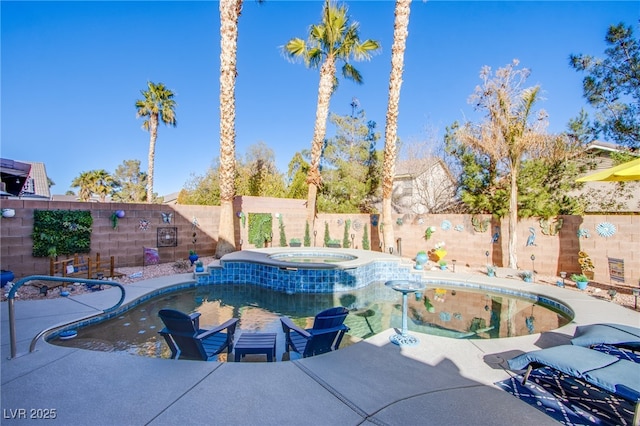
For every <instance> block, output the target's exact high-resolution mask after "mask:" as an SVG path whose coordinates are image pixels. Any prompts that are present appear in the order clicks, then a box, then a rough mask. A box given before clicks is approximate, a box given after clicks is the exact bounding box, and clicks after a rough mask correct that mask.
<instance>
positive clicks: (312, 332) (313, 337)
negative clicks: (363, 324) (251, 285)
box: [280, 307, 349, 358]
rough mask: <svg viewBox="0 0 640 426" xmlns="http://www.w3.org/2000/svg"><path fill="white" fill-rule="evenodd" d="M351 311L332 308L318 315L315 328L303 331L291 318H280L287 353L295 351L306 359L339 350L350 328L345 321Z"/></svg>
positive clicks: (314, 323)
mask: <svg viewBox="0 0 640 426" xmlns="http://www.w3.org/2000/svg"><path fill="white" fill-rule="evenodd" d="M347 315H349V311H348V310H347V309H346V308H343V307H337V308H330V309H326V310H324V311H322V312H320V313H319V314H318V315H316V317H315V319H314V322H313V328H309V329H306V330H305V329H302V328H300V327H298V326H297V325H295V324H294V323H293V321H291V319H290V318H287V317H283V318H280V322H281V323H282V330H283V331H284V333H285V351H287V352H289V351H294V352H297V353H299V354H301V355H302V356H303V357H304V358H307V357H310V356H314V355H319V354H323V353H326V352H331V351H335V350H338V348H339V347H340V342H342V338H343V336H344V333H346V332H347V331H349V327H347V326H346V325H344V324H343V323H344V320H345V318H346V317H347Z"/></svg>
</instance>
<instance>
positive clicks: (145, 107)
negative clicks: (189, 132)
mask: <svg viewBox="0 0 640 426" xmlns="http://www.w3.org/2000/svg"><path fill="white" fill-rule="evenodd" d="M147 86H148V88H149V89H148V90H141V91H140V93H142V96H144V99H138V100H137V101H136V108H137V110H138V111H137V114H136V117H138V118H140V117H145V118H147V119H146V120H145V121H144V123H142V128H143V129H144V130H146V131H148V132H149V134H150V137H149V169H148V171H147V203H151V202H152V201H153V167H154V162H155V155H156V139H157V138H158V123H159V122H160V121H162V122H163V123H164V124H166V125H167V126H173V127H175V126H176V124H177V123H176V112H175V107H176V101H174V100H173V96H174V95H173V92H172V91H171V90H169V89H167V88H166V87H164V84H162V83H158V84H155V83H153V82H151V81H149V82H147Z"/></svg>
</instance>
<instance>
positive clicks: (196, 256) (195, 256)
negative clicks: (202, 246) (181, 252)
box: [189, 254, 198, 266]
mask: <svg viewBox="0 0 640 426" xmlns="http://www.w3.org/2000/svg"><path fill="white" fill-rule="evenodd" d="M196 260H198V255H197V254H190V255H189V262H191V266H193V264H194V263H195V262H196Z"/></svg>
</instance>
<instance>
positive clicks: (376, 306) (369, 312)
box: [48, 282, 571, 361]
mask: <svg viewBox="0 0 640 426" xmlns="http://www.w3.org/2000/svg"><path fill="white" fill-rule="evenodd" d="M427 285H428V287H427V289H426V290H425V291H424V292H423V293H421V294H416V295H411V297H410V298H409V324H408V328H409V330H410V331H416V332H421V333H426V334H435V335H440V336H445V337H451V338H465V339H487V338H499V337H513V336H519V335H525V334H530V333H540V332H543V331H548V330H553V329H556V328H559V327H562V326H563V325H565V324H567V323H568V322H569V321H570V319H571V316H570V313H569V311H568V308H566V309H563V307H562V305H555V306H554V304H555V302H554V301H549V300H542V301H541V300H538V298H537V297H536V296H534V295H531V296H528V297H527V295H526V294H524V293H523V294H520V295H519V296H516V295H514V294H505V293H500V292H497V291H486V290H479V289H474V288H470V287H464V288H463V287H460V286H455V285H444V284H440V283H438V284H427ZM496 290H497V289H496ZM332 306H345V307H346V308H348V309H349V310H350V314H349V316H348V317H347V320H346V321H345V323H346V324H347V325H348V326H349V327H350V329H351V330H350V331H349V333H348V334H347V336H346V337H345V339H344V341H343V346H346V345H349V344H352V343H354V342H357V341H359V340H360V339H364V338H367V337H370V336H373V335H375V334H377V333H380V332H381V331H384V330H386V329H388V328H390V327H397V328H399V327H400V325H401V315H402V311H401V298H400V297H399V294H398V293H397V292H396V291H394V290H392V289H390V288H389V287H387V286H385V285H384V283H383V282H377V283H373V284H371V285H369V286H367V287H365V288H361V289H357V290H354V291H351V292H341V293H298V294H287V293H283V292H278V291H273V290H270V289H266V288H263V287H261V286H256V285H249V284H243V285H237V284H220V285H212V286H198V287H195V288H187V289H181V290H179V291H175V292H171V293H165V294H163V295H160V296H157V297H153V298H151V299H149V300H147V301H145V302H143V303H141V304H139V305H137V306H135V307H133V308H132V309H130V310H128V311H126V312H122V313H120V314H118V315H117V316H116V317H114V318H111V319H109V320H107V321H104V322H102V323H97V324H92V325H89V326H86V327H81V328H79V329H78V335H77V337H76V338H74V339H70V340H60V339H59V338H57V337H56V336H55V334H54V335H53V336H52V337H53V338H51V339H48V341H49V342H50V343H53V344H56V345H60V346H71V347H79V348H83V349H90V350H98V351H107V352H110V351H113V352H126V353H130V354H135V355H140V356H146V357H154V358H169V357H170V351H169V348H168V347H167V346H166V344H165V343H164V340H163V339H162V338H161V337H160V336H159V335H158V331H159V330H160V329H162V327H163V325H162V322H161V321H160V319H159V318H158V311H159V310H160V309H164V308H172V309H178V310H181V311H183V312H193V311H197V312H200V313H201V314H202V316H201V318H200V324H201V327H203V328H207V327H208V326H212V325H215V324H220V323H222V322H224V321H226V320H227V319H229V318H239V319H240V321H239V322H238V330H237V332H236V334H237V336H238V335H239V333H242V332H272V333H277V334H278V337H277V346H276V354H277V358H278V360H282V359H283V353H284V335H283V333H282V329H281V326H280V320H279V319H280V317H281V316H288V317H290V318H291V319H292V320H293V321H294V322H295V323H297V324H298V325H300V326H302V327H310V326H311V325H312V323H313V317H314V316H315V314H317V313H318V312H320V311H322V310H323V309H326V308H329V307H332ZM219 360H220V361H225V360H226V354H221V355H220V356H219Z"/></svg>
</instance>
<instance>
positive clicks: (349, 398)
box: [0, 271, 640, 425]
mask: <svg viewBox="0 0 640 426" xmlns="http://www.w3.org/2000/svg"><path fill="white" fill-rule="evenodd" d="M424 276H425V278H433V279H446V278H449V279H451V278H452V274H451V273H448V272H435V271H434V272H431V271H429V272H425V273H424ZM190 279H192V275H191V274H182V275H174V276H168V277H162V278H156V279H153V280H147V281H141V282H138V283H135V284H130V285H127V286H126V289H127V297H126V301H131V300H134V299H136V298H138V297H140V296H141V295H144V294H146V293H148V292H150V291H153V290H155V289H158V288H162V287H166V286H171V285H174V284H176V283H180V282H184V281H187V280H190ZM455 279H456V281H460V280H463V281H470V282H471V281H472V282H480V283H482V282H484V283H488V280H489V278H488V277H483V276H479V275H472V274H462V273H456V274H455ZM490 283H491V285H499V286H503V287H508V288H514V289H522V288H523V286H525V285H526V290H527V291H530V292H533V293H538V294H543V295H546V296H548V297H552V298H556V299H559V300H562V301H564V302H565V303H566V304H567V305H568V306H570V307H571V308H572V309H573V310H574V311H575V313H576V316H575V319H574V321H573V322H571V323H570V324H569V325H567V326H565V327H563V328H561V329H558V330H555V331H553V332H549V333H544V334H533V335H528V336H522V337H514V338H503V339H492V340H454V339H448V338H442V337H437V336H431V335H419V337H420V344H419V345H418V346H414V347H398V346H396V345H393V344H391V343H390V342H389V336H390V335H391V334H393V333H395V331H394V330H393V329H389V330H386V331H385V332H383V333H381V334H378V335H376V336H373V337H371V338H369V339H367V340H365V341H362V342H359V343H356V344H354V345H351V346H349V347H346V348H344V349H341V350H339V351H336V352H333V353H330V354H325V355H321V356H316V357H312V358H307V359H300V360H295V361H289V362H277V363H252V362H241V363H233V362H229V363H217V362H208V363H207V362H197V361H174V360H165V359H153V358H144V357H138V356H132V355H128V354H118V353H105V352H94V351H87V350H81V349H74V348H64V347H60V346H54V345H50V344H48V343H46V342H44V341H40V342H38V343H37V346H36V351H35V352H33V353H28V349H29V343H30V341H31V339H32V338H33V337H34V336H35V335H36V334H37V333H38V332H40V331H41V330H43V329H45V328H47V327H51V326H53V325H55V324H61V323H65V322H68V321H71V320H74V319H78V318H80V317H84V316H87V315H92V314H94V313H96V312H98V311H100V310H102V309H105V308H108V307H110V306H112V305H113V304H114V303H115V302H116V301H117V300H118V298H119V294H120V293H119V290H117V289H109V290H105V291H101V292H96V293H89V294H84V295H79V296H72V297H68V298H59V299H48V300H37V301H16V303H15V307H16V309H15V313H16V331H17V332H16V335H17V352H18V356H17V357H16V358H15V359H8V358H9V356H10V343H9V341H10V339H9V324H8V313H7V310H8V309H7V303H2V305H1V307H0V309H1V318H2V362H1V367H2V379H1V380H2V382H1V385H2V392H1V393H2V397H1V401H2V416H3V417H2V424H21V423H30V422H33V421H35V417H38V416H40V417H43V416H45V415H47V414H48V415H49V417H53V415H54V414H55V419H52V420H49V421H48V422H47V424H60V425H88V424H92V425H165V424H166V425H173V424H188V425H200V424H230V425H247V424H257V423H260V424H273V425H298V424H305V425H326V424H341V425H342V424H344V425H359V424H379V425H383V424H388V425H396V424H397V425H400V424H403V425H406V424H437V425H460V424H492V425H512V424H531V425H534V424H535V425H543V424H555V423H556V422H555V421H554V420H553V419H552V418H551V417H548V416H546V415H545V414H543V413H542V412H540V411H539V410H537V409H535V408H533V407H531V406H529V405H528V404H525V403H523V402H521V401H520V400H518V399H517V398H514V397H513V396H512V395H510V394H509V393H507V392H504V391H501V390H499V389H498V388H497V387H495V386H494V385H493V383H495V382H497V381H500V380H504V379H506V378H508V377H510V376H511V375H513V374H514V373H513V372H510V371H509V370H506V369H505V368H504V367H505V365H506V363H505V360H506V359H509V358H511V357H512V356H515V355H517V354H520V353H522V352H525V351H529V350H534V349H539V348H543V347H549V346H554V345H557V344H564V343H567V342H568V340H569V338H570V336H572V335H573V332H574V329H575V327H576V326H577V325H581V324H589V323H595V322H615V323H621V324H628V325H634V326H638V325H639V324H640V314H639V313H638V312H634V311H632V310H630V309H626V308H623V307H621V306H618V305H616V304H614V303H611V302H606V301H602V300H598V299H595V298H593V297H590V296H587V295H586V294H583V293H580V292H578V291H575V290H570V289H565V288H559V287H555V286H549V285H542V284H535V283H534V284H526V283H523V282H522V281H519V280H512V279H504V278H502V279H500V278H498V279H496V278H493V279H491V281H490ZM126 301H125V303H126ZM398 326H399V325H398ZM281 355H282V354H278V357H281Z"/></svg>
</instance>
